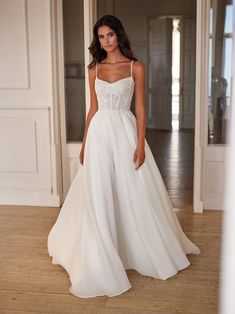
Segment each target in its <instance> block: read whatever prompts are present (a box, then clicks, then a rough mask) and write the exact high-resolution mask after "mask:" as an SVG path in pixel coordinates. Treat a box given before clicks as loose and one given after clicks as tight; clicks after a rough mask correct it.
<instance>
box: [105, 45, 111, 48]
mask: <svg viewBox="0 0 235 314" xmlns="http://www.w3.org/2000/svg"><path fill="white" fill-rule="evenodd" d="M110 47H112V46H111V45H106V46H104V48H110Z"/></svg>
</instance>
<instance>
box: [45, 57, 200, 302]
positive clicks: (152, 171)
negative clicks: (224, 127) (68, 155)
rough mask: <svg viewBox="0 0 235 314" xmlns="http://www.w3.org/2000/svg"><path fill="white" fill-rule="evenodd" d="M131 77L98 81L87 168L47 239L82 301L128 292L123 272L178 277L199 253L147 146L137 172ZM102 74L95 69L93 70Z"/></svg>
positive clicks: (82, 169)
mask: <svg viewBox="0 0 235 314" xmlns="http://www.w3.org/2000/svg"><path fill="white" fill-rule="evenodd" d="M132 65H133V61H132V62H131V71H130V73H131V75H130V76H129V77H126V78H123V79H120V80H118V81H115V82H113V83H109V82H106V81H104V80H101V79H99V78H98V77H97V70H96V79H95V89H96V93H97V98H98V111H97V112H96V113H95V115H94V116H93V118H92V120H91V122H90V125H89V128H88V133H87V138H86V145H85V153H84V164H83V165H81V167H80V169H79V170H78V173H77V174H76V176H75V178H74V180H73V182H72V184H71V186H70V189H69V191H68V194H67V196H66V199H65V201H64V204H63V206H62V208H61V210H60V213H59V215H58V218H57V221H56V223H55V224H54V226H53V227H52V229H51V231H50V233H49V236H48V252H49V255H50V256H51V257H52V264H60V265H61V266H62V267H63V268H64V269H65V270H66V271H67V273H68V274H69V276H70V281H71V287H70V289H69V291H70V292H71V293H72V294H74V295H76V296H79V297H84V298H86V297H95V296H102V295H106V296H109V297H112V296H115V295H118V294H121V293H123V292H124V291H126V290H128V289H130V288H131V284H130V282H129V280H128V277H127V273H126V270H127V269H135V270H136V271H137V272H139V273H140V274H143V275H145V276H151V277H155V278H158V279H163V280H165V279H167V278H169V277H171V276H174V275H175V274H176V273H177V272H178V271H179V270H181V269H184V268H186V267H187V266H188V265H189V264H190V262H189V260H188V259H187V257H186V254H199V253H200V250H199V248H198V247H197V246H196V245H195V244H194V243H193V242H192V241H190V240H189V238H188V237H187V236H186V235H185V234H184V232H183V231H182V229H181V226H180V224H179V222H178V219H177V216H176V214H175V212H174V210H173V207H172V204H171V202H170V199H169V196H168V193H167V191H166V188H165V185H164V183H163V180H162V177H161V174H160V172H159V170H158V167H157V165H156V163H155V160H154V157H153V155H152V152H151V150H150V148H149V146H148V143H147V142H146V140H145V162H144V163H143V164H142V166H140V167H139V168H138V169H137V170H136V169H135V163H134V161H133V155H134V151H135V148H136V145H137V128H136V118H135V116H134V115H133V113H132V112H131V111H130V106H131V100H132V96H133V91H134V80H133V77H132ZM96 69H97V67H96Z"/></svg>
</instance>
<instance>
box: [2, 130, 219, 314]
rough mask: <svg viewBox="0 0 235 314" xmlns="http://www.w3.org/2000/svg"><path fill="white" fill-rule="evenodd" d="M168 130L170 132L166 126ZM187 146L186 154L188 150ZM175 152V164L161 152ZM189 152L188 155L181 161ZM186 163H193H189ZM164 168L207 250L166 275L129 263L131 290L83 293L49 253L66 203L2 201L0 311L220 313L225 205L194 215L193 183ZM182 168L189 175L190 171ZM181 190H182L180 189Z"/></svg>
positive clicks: (180, 212)
mask: <svg viewBox="0 0 235 314" xmlns="http://www.w3.org/2000/svg"><path fill="white" fill-rule="evenodd" d="M163 136H164V135H163ZM165 136H166V138H167V133H165ZM168 136H169V134H168ZM185 138H187V136H186V137H185ZM152 139H153V138H152ZM168 139H169V137H168ZM172 141H173V139H172ZM179 141H180V140H179ZM186 141H187V140H186ZM173 142H174V143H173V147H172V148H171V149H172V152H174V154H176V153H175V152H176V151H177V148H176V147H174V145H176V142H175V141H173ZM161 143H162V142H161ZM164 150H165V149H164V148H163V147H162V151H164ZM183 151H184V154H185V152H187V149H184V150H183ZM154 154H155V152H154ZM174 154H173V155H172V157H169V155H168V157H166V158H167V159H168V163H165V162H164V157H161V156H160V151H159V150H158V151H156V155H158V156H157V157H158V158H159V160H160V163H161V162H162V164H163V165H164V164H165V165H166V167H168V166H169V163H170V160H172V162H173V163H174V162H175V161H176V159H177V158H179V157H175V159H174V156H175V155H174ZM185 158H186V157H185V155H183V156H182V159H181V161H182V160H183V159H185ZM186 159H187V158H186ZM181 161H180V160H179V163H180V162H181ZM185 167H186V168H187V167H188V164H187V162H186V163H185ZM159 168H160V167H159ZM172 169H179V167H178V168H177V167H176V168H174V167H173V168H172ZM161 171H164V167H162V168H161ZM165 171H166V170H165ZM177 171H178V170H177ZM165 173H166V177H165V180H166V183H167V187H168V189H169V193H170V195H171V197H172V200H173V202H174V205H175V204H178V205H180V206H179V207H180V208H181V209H175V210H176V214H177V217H178V218H179V221H180V223H181V226H182V228H183V230H184V232H185V233H186V234H187V235H188V236H189V238H190V239H191V240H192V241H193V242H195V243H196V244H197V245H198V246H199V247H200V249H201V251H202V252H201V254H200V255H188V258H189V260H190V262H191V264H190V266H189V267H187V268H186V269H184V270H182V271H180V272H178V273H177V274H176V275H175V276H173V277H171V278H169V279H167V280H165V281H163V280H159V279H154V278H151V277H147V276H142V275H140V274H138V273H137V272H136V271H134V270H129V271H127V274H128V277H129V280H130V282H131V284H132V288H131V289H130V290H128V291H127V292H125V293H123V294H121V295H119V296H116V297H112V298H108V297H96V298H90V299H84V298H79V297H76V296H74V295H72V294H70V293H69V291H68V289H69V287H70V281H69V277H68V274H67V273H66V272H65V270H64V269H63V268H62V267H61V266H59V265H52V264H51V258H50V257H49V256H48V252H47V236H48V233H49V231H50V229H51V227H52V225H53V224H54V222H55V220H56V218H57V216H58V213H59V209H58V208H49V207H48V208H46V207H27V206H0V247H1V250H0V269H1V271H0V313H1V314H4V313H7V314H9V313H16V314H27V313H43V314H44V313H48V314H54V313H58V314H67V313H71V314H72V313H74V314H80V313H81V314H88V313H89V314H93V313H94V314H96V313H98V314H99V313H104V314H109V313H111V314H140V313H142V314H145V313H146V314H150V313H156V314H171V313H179V314H183V313H187V314H192V313H194V314H215V313H217V312H218V310H217V309H218V288H219V274H220V241H221V221H222V214H221V212H219V211H205V212H204V213H203V214H193V212H192V202H191V201H190V200H191V198H192V186H188V189H187V188H185V189H184V184H185V183H184V182H180V180H178V181H177V182H178V186H174V184H173V179H174V176H175V178H176V177H177V176H176V173H175V172H174V171H173V172H172V180H171V179H170V177H171V175H169V174H168V176H167V171H166V172H165ZM181 175H182V178H183V176H184V173H181ZM186 177H187V176H186ZM189 177H190V176H188V178H189ZM167 180H168V181H167ZM176 180H177V178H176ZM182 180H183V179H182ZM190 180H191V179H189V182H190ZM177 191H179V193H181V194H180V195H177ZM183 191H185V193H184V192H183ZM179 207H178V208H179Z"/></svg>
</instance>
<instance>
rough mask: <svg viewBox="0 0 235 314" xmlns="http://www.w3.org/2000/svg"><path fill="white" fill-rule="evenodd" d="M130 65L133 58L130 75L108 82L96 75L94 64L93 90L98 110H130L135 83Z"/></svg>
mask: <svg viewBox="0 0 235 314" xmlns="http://www.w3.org/2000/svg"><path fill="white" fill-rule="evenodd" d="M132 65H133V60H132V62H131V75H130V76H128V77H125V78H122V79H120V80H117V81H115V82H112V83H110V82H107V81H104V80H101V79H99V78H98V77H97V64H96V78H95V91H96V94H97V100H98V110H108V109H109V110H130V107H131V100H132V97H133V93H134V85H135V84H134V80H133V77H132Z"/></svg>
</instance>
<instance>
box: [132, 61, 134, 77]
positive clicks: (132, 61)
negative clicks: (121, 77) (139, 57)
mask: <svg viewBox="0 0 235 314" xmlns="http://www.w3.org/2000/svg"><path fill="white" fill-rule="evenodd" d="M133 62H134V60H132V61H131V76H132V68H133Z"/></svg>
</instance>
